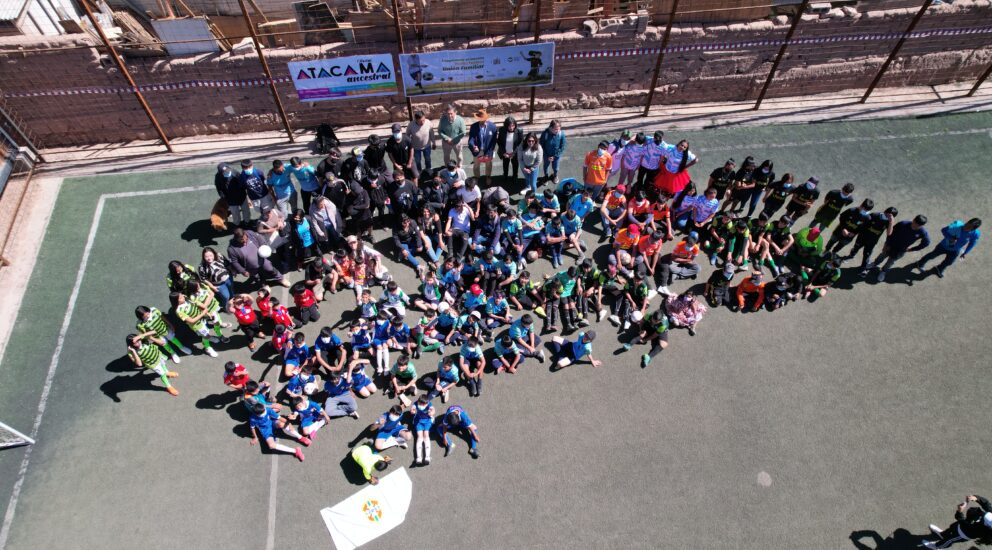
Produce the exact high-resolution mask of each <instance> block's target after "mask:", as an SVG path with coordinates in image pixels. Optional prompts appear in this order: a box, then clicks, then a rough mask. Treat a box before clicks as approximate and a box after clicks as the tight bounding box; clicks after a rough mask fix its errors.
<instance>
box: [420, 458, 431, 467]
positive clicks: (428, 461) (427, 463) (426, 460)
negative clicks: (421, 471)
mask: <svg viewBox="0 0 992 550" xmlns="http://www.w3.org/2000/svg"><path fill="white" fill-rule="evenodd" d="M420 465H421V466H430V465H431V459H430V457H427V458H425V459H424V460H423V461H421V462H420Z"/></svg>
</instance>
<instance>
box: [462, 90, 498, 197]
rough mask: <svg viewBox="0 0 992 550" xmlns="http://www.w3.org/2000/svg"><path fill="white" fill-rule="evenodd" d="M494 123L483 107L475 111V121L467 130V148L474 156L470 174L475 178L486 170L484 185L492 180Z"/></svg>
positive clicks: (494, 145)
mask: <svg viewBox="0 0 992 550" xmlns="http://www.w3.org/2000/svg"><path fill="white" fill-rule="evenodd" d="M496 131H497V130H496V125H495V124H494V123H493V121H491V120H489V113H488V112H486V109H485V108H482V109H479V110H478V111H476V112H475V122H473V123H472V126H471V127H470V128H469V130H468V148H469V150H470V151H471V152H472V156H473V157H475V161H474V162H473V163H472V175H474V176H475V179H477V180H478V179H479V178H480V177H481V176H482V169H483V168H485V172H486V187H488V186H489V185H490V184H492V182H493V152H494V151H495V150H496Z"/></svg>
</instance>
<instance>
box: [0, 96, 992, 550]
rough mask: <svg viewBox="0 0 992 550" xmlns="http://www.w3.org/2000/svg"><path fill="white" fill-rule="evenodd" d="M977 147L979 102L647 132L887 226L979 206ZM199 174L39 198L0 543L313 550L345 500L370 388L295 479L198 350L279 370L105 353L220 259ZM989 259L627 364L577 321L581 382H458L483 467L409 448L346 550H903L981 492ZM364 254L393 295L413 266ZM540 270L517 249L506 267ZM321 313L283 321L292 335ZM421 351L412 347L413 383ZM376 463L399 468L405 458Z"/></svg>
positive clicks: (986, 207) (208, 194) (975, 211)
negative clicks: (890, 114)
mask: <svg viewBox="0 0 992 550" xmlns="http://www.w3.org/2000/svg"><path fill="white" fill-rule="evenodd" d="M565 130H566V132H568V128H565ZM643 130H644V131H648V132H650V131H653V130H655V128H644V129H643ZM990 132H992V114H990V113H981V114H969V115H953V116H945V117H935V118H929V119H923V120H891V121H873V122H848V123H831V124H814V125H800V126H767V127H759V128H734V129H717V130H706V131H700V132H684V133H682V132H670V133H669V135H668V136H666V137H667V138H668V139H669V140H670V141H671V140H673V139H677V138H678V137H685V138H687V139H689V140H690V142H691V144H692V149H693V150H694V151H696V152H697V153H698V154H699V156H700V157H701V159H702V160H701V163H700V164H699V165H697V166H696V167H694V168H693V169H692V173H693V176H694V179H695V180H696V181H705V177H706V175H707V174H708V173H709V171H711V170H712V169H713V168H715V167H717V166H719V165H722V163H723V162H724V161H725V160H726V158H727V157H729V156H733V157H734V158H735V159H736V160H737V161H738V163H740V162H741V161H743V159H744V157H745V156H746V155H748V154H750V155H753V156H754V157H755V158H756V159H757V160H758V161H759V162H760V161H761V160H762V159H764V158H771V159H773V160H774V161H775V165H776V171H777V172H778V173H779V174H782V173H784V172H793V173H794V174H796V179H797V180H799V181H802V180H803V179H805V178H806V177H807V176H809V175H817V176H819V177H820V179H821V182H822V187H821V189H822V190H823V192H826V191H827V190H829V189H833V188H836V187H839V186H840V185H841V184H842V183H844V182H846V181H853V182H855V183H856V184H857V186H858V189H857V191H856V197H857V199H858V200H860V199H861V198H864V197H872V198H873V199H874V200H875V203H876V205H877V207H878V208H884V207H886V206H889V205H893V206H896V207H898V208H899V210H900V212H901V216H900V218H901V219H905V218H908V217H910V216H911V215H913V214H915V213H924V214H926V215H928V216H929V218H930V220H931V223H930V226H929V229H930V231H931V234H932V235H937V234H939V228H940V227H941V226H943V225H945V224H946V223H948V222H950V221H951V220H952V219H955V218H965V219H967V218H969V217H972V216H979V217H982V218H984V219H985V220H987V221H988V220H990V219H992V215H990V214H992V207H990V203H992V200H990V196H992V195H990V190H992V181H990V179H989V171H988V169H987V162H988V161H987V159H988V158H990V155H992V133H990ZM604 137H607V136H604ZM608 137H610V138H612V137H613V136H608ZM598 140H599V138H571V139H569V149H568V152H567V156H566V158H565V160H564V162H563V176H566V177H567V176H576V177H577V176H579V174H580V169H581V168H580V163H581V157H582V155H584V153H585V151H587V150H589V149H591V148H592V147H594V146H595V145H594V144H595V143H596V142H597V141H598ZM438 154H439V152H436V153H435V163H437V162H438V161H437V159H438ZM254 158H255V160H256V164H257V165H259V166H264V165H265V164H267V161H269V160H271V159H270V158H268V157H265V156H263V155H256V156H255V157H254ZM236 160H238V159H234V158H232V159H231V161H232V162H234V161H236ZM498 171H499V167H498V166H497V167H496V172H497V173H498ZM213 172H214V168H213V167H212V166H205V167H203V168H200V169H191V170H181V171H172V172H142V173H134V174H120V175H113V176H106V175H104V176H99V177H93V178H74V179H70V180H66V181H65V182H64V184H63V186H62V190H61V192H60V194H59V196H58V197H57V198H55V197H53V200H56V204H55V206H54V211H53V214H52V219H51V222H50V224H49V227H48V230H47V232H46V234H45V235H44V236H42V235H37V236H36V238H38V239H42V238H43V239H44V240H43V242H42V246H41V251H40V254H39V257H38V261H37V265H36V267H35V270H34V274H33V277H32V279H31V281H30V283H29V287H28V290H27V293H26V295H25V297H24V301H23V305H22V307H21V311H20V314H19V316H18V319H17V321H16V325H15V327H14V330H13V332H12V335H11V341H10V342H9V344H8V346H7V350H6V355H5V356H4V357H3V358H2V363H0V420H3V421H4V422H6V423H8V424H10V425H12V426H15V427H18V428H20V429H22V430H25V431H28V430H30V429H31V426H32V425H33V423H34V422H35V421H36V418H37V417H38V412H39V401H40V400H41V399H42V397H43V393H44V399H45V405H44V416H43V417H42V419H41V424H40V430H39V432H38V437H37V439H38V443H37V444H36V445H35V446H34V447H33V448H31V449H30V451H29V450H28V449H26V448H19V449H12V450H5V451H0V510H2V511H3V512H0V513H2V514H5V515H4V516H0V517H4V525H3V528H4V531H3V534H4V535H5V536H6V537H7V538H6V540H5V542H6V546H5V548H9V549H37V548H55V547H60V546H61V547H65V546H68V547H73V548H101V549H108V548H136V547H143V548H177V547H187V548H208V547H210V548H290V547H293V546H297V545H298V546H299V547H307V548H330V547H332V546H333V545H332V543H331V540H330V537H329V535H328V534H327V531H326V529H325V528H324V525H323V523H322V521H321V519H320V516H319V510H320V509H321V508H323V507H326V506H331V505H333V504H336V503H337V502H339V501H341V500H342V499H343V498H345V497H346V496H348V495H350V494H352V493H353V492H354V491H356V490H357V489H358V488H359V487H358V486H357V485H355V484H354V483H353V481H351V479H353V478H352V477H350V476H349V475H346V473H345V472H344V471H343V470H342V464H344V463H343V461H342V459H344V458H345V456H346V453H347V450H348V448H347V443H348V442H349V441H351V440H352V439H353V438H354V437H355V436H356V435H357V434H358V433H359V432H361V430H362V429H363V428H364V427H365V426H367V424H368V423H369V422H372V421H373V420H374V418H375V416H377V415H378V414H380V413H381V412H382V411H384V410H385V409H386V408H388V405H389V402H388V401H387V399H386V398H384V397H382V396H381V395H376V396H373V397H372V398H370V399H368V400H364V401H362V400H360V402H359V410H360V413H361V415H362V419H361V420H360V421H355V420H353V419H350V418H342V419H337V420H335V421H334V422H332V423H331V425H330V427H329V428H325V429H324V430H322V431H321V433H320V437H319V438H318V439H317V440H316V441H315V442H314V445H313V446H311V447H310V448H309V449H307V450H306V456H307V460H306V462H305V463H303V464H300V463H298V462H297V461H296V460H295V459H294V458H292V457H291V456H288V455H280V454H267V453H263V452H260V451H259V448H258V447H250V446H249V445H248V440H247V439H246V432H245V429H244V427H243V426H244V420H245V416H244V414H243V412H242V407H241V405H240V404H238V403H235V402H234V399H233V395H232V394H229V393H227V392H226V391H225V390H226V389H227V388H225V387H224V386H223V384H222V382H221V372H222V365H223V362H224V361H225V360H228V359H233V360H237V361H240V362H243V363H245V364H246V365H247V366H248V368H249V371H250V372H251V373H252V374H253V375H254V376H256V377H258V376H261V375H262V374H263V372H265V373H266V374H265V378H266V379H267V380H270V381H275V380H276V377H277V375H278V369H277V368H273V369H268V365H269V364H270V363H269V361H267V360H266V358H265V357H264V356H265V353H264V352H263V353H258V354H256V357H257V359H252V358H251V357H250V356H249V353H248V351H247V349H230V348H232V347H238V346H240V342H241V340H240V336H236V337H235V338H233V339H232V342H231V344H229V345H223V344H221V345H219V346H218V350H220V351H221V356H220V358H218V359H211V358H209V357H207V356H205V355H200V354H195V355H193V356H189V357H184V359H183V362H182V364H181V365H179V366H177V367H176V368H175V370H177V371H178V372H179V373H180V374H181V376H180V378H178V379H177V380H175V385H176V387H177V388H178V389H179V390H180V392H181V395H180V396H179V397H178V398H172V397H170V396H169V395H168V394H166V393H165V392H164V391H162V389H161V387H160V385H159V383H158V381H157V377H155V376H153V375H151V374H146V373H144V372H139V371H137V370H135V369H133V368H132V367H131V365H130V363H129V362H128V361H127V359H126V358H125V357H124V356H123V351H124V349H123V337H124V335H125V334H127V333H128V332H131V330H132V329H133V325H134V316H133V313H132V311H133V309H134V306H135V305H137V304H139V303H147V304H149V305H156V306H158V307H160V308H162V309H163V310H165V309H167V306H168V297H167V292H166V288H165V284H164V280H163V277H164V274H165V267H166V263H167V262H168V261H169V260H172V259H181V260H183V261H186V262H189V263H194V264H195V263H196V262H197V261H198V259H199V250H200V247H201V246H203V245H208V244H211V245H217V246H218V247H219V248H220V249H221V250H222V251H223V250H224V249H226V246H227V241H228V237H227V236H214V235H213V234H212V231H211V230H210V228H209V224H208V221H207V215H208V214H209V211H210V207H211V205H212V204H213V202H214V200H215V198H216V196H215V193H214V191H213V189H212V178H213ZM203 186H206V187H205V188H203V189H199V190H190V189H188V188H199V187H203ZM163 190H164V191H163ZM821 196H822V195H821ZM101 197H102V198H101ZM98 208H99V210H100V211H99V215H97V214H98V212H97V210H98ZM95 220H98V221H99V224H98V226H95V225H94V221H95ZM799 223H801V224H805V223H808V218H804V219H802V220H800V222H799ZM591 225H592V224H591V220H590V221H588V222H587V225H586V229H587V230H589V229H590V227H591ZM986 229H987V228H986ZM377 235H378V237H379V238H378V240H379V241H382V240H383V239H385V238H386V235H385V234H384V233H381V232H380V233H378V234H377ZM90 237H92V238H90ZM597 237H598V229H596V230H595V233H594V234H593V235H590V236H588V237H587V242H589V243H590V244H592V243H595V242H596V240H597ZM88 243H89V244H88ZM87 246H88V248H87ZM989 246H990V243H989V237H988V236H986V237H985V239H984V240H983V241H982V242H981V243H979V246H978V248H977V249H976V250H975V251H974V252H973V253H972V255H971V256H970V257H969V259H968V260H967V261H966V262H963V263H959V264H957V265H955V266H954V267H953V268H951V269H950V270H949V271H948V274H947V277H946V278H944V279H943V280H938V279H936V278H929V279H926V280H923V281H914V280H913V279H914V278H913V277H909V276H907V275H906V274H905V273H904V272H900V271H899V270H895V271H893V273H892V274H891V276H890V278H889V279H888V280H887V281H886V282H885V283H883V284H875V283H865V282H861V281H860V280H859V279H857V278H856V277H845V279H844V281H845V283H844V284H843V285H842V286H844V287H849V288H850V290H843V291H837V292H831V293H830V294H829V295H828V296H827V297H826V298H825V299H823V300H820V301H819V302H818V303H815V304H808V303H799V304H795V305H792V306H790V307H787V308H785V309H784V310H781V311H778V312H775V313H772V314H769V313H766V312H762V313H759V314H754V315H741V314H736V315H735V314H732V313H731V312H729V311H711V312H710V313H708V314H707V317H706V319H704V321H703V322H702V323H701V325H700V327H699V331H698V335H697V336H696V337H694V338H690V337H689V336H688V335H687V334H686V333H685V332H684V331H674V332H673V333H672V336H671V345H670V346H669V348H668V350H666V351H665V352H663V353H662V355H661V356H660V357H659V358H658V359H656V360H655V362H653V363H652V365H651V366H650V367H649V368H648V369H646V370H642V369H640V368H638V365H637V363H638V357H639V353H638V352H636V351H632V352H629V353H627V354H624V355H617V354H615V353H614V352H615V350H617V348H618V347H619V345H618V344H617V340H616V336H615V333H616V331H615V329H612V327H611V326H610V325H609V324H608V323H606V322H604V323H601V324H599V325H598V326H596V327H595V328H596V329H597V330H598V332H599V335H600V336H599V339H598V340H597V341H596V343H595V353H594V354H595V356H596V357H597V358H599V359H603V360H605V363H606V365H605V366H604V367H602V368H600V369H595V370H594V369H592V368H591V367H589V366H588V365H584V366H580V367H577V368H569V369H566V370H565V371H563V372H561V373H556V374H551V373H549V372H548V368H547V367H548V365H547V364H545V365H538V364H537V363H535V362H533V361H530V362H528V363H527V364H526V365H525V366H524V367H523V368H522V370H521V372H520V373H518V374H517V375H515V376H509V375H501V376H499V377H497V378H493V377H491V376H489V377H487V379H486V387H485V388H484V390H483V395H482V397H480V398H478V399H472V398H468V397H467V392H465V391H464V390H461V389H460V390H458V392H459V393H457V394H456V395H455V396H454V397H453V399H452V401H451V403H449V404H454V403H460V404H463V405H464V406H466V408H467V409H468V411H469V413H470V414H471V415H472V417H473V419H474V420H475V422H476V423H477V425H478V426H479V428H480V435H481V437H482V446H481V451H482V457H481V458H480V459H479V460H477V461H474V460H472V459H471V458H470V457H469V456H468V455H467V454H466V453H465V451H466V445H465V444H460V445H459V447H458V449H456V451H455V452H454V453H453V455H452V456H450V457H448V458H446V459H445V458H442V457H441V456H442V454H443V453H442V451H441V450H440V449H438V448H437V447H435V448H434V451H433V456H434V461H433V465H432V466H430V467H429V468H427V469H412V470H410V474H411V477H412V478H413V482H414V494H413V502H412V504H411V509H410V512H409V513H408V515H407V519H406V522H405V523H404V524H403V525H402V526H400V527H399V528H397V529H395V530H393V531H392V532H390V533H389V534H388V535H386V536H384V537H382V538H381V539H378V540H376V541H375V542H373V543H371V544H370V545H369V547H371V548H401V547H403V548H407V547H417V548H428V547H436V548H464V547H468V546H470V545H471V546H473V547H478V548H559V547H563V546H566V545H568V546H572V547H576V548H615V547H624V546H627V547H636V548H827V549H833V548H875V547H876V543H877V542H879V541H881V544H880V547H883V548H909V547H914V545H915V544H916V543H917V542H918V541H919V540H920V538H919V536H921V535H923V534H925V533H926V525H927V523H930V522H936V523H938V524H946V523H947V522H948V521H949V520H950V518H951V515H952V512H953V505H954V504H955V503H956V502H959V501H960V499H961V496H962V495H964V494H967V493H972V492H974V493H979V494H983V492H984V493H985V494H987V493H988V492H989V487H990V486H992V473H990V471H989V469H988V468H987V464H986V462H987V455H988V449H989V448H990V447H992V434H990V432H989V430H988V427H987V414H986V413H985V410H986V409H987V399H988V395H989V392H990V390H992V383H990V381H989V377H988V372H989V366H990V362H989V354H990V352H992V344H990V342H989V340H988V335H989V334H992V321H990V319H989V316H988V311H989V306H990V299H989V293H988V281H989V272H990V268H992V254H990V252H989ZM84 250H88V255H87V256H86V265H85V269H83V270H81V262H82V261H83V256H84ZM666 250H669V247H668V246H666ZM910 259H912V256H910V257H907V258H906V259H905V260H904V262H905V261H906V260H910ZM389 265H390V266H391V271H392V273H393V274H394V275H395V276H396V277H397V279H398V281H399V282H400V284H401V286H403V287H404V288H406V289H407V290H408V291H413V290H415V288H416V285H415V284H414V277H413V273H412V270H410V269H408V268H405V267H400V266H397V265H396V264H395V263H394V262H390V264H389ZM549 270H550V265H549V264H548V263H547V262H546V261H544V260H542V261H540V262H538V264H537V267H534V268H533V269H532V271H534V272H538V273H543V272H546V271H549ZM709 271H710V269H709V268H708V266H705V265H704V269H703V275H702V276H701V277H700V280H699V281H697V282H701V281H702V280H703V279H704V277H705V276H706V275H708V274H709ZM849 275H850V274H849ZM293 277H294V279H295V278H298V277H299V274H298V273H297V274H294V275H293ZM77 278H78V280H77ZM910 282H912V283H913V284H912V285H910V284H908V283H910ZM689 284H690V283H689V282H688V281H682V282H676V283H675V285H673V290H676V291H679V290H682V289H683V288H685V287H686V286H688V285H689ZM74 290H75V292H74ZM376 290H379V289H376ZM282 292H283V291H282V290H276V292H275V295H276V296H277V297H280V298H281V299H282V298H283V297H284V296H283V295H282ZM344 296H345V297H347V298H348V299H347V300H344V299H337V300H333V301H330V302H324V303H323V304H322V305H321V312H322V315H323V319H326V320H327V321H329V322H333V321H335V320H337V319H338V318H340V316H341V313H342V311H344V309H345V308H347V307H350V304H351V301H350V296H349V295H344ZM70 303H71V304H73V311H72V316H71V318H69V322H68V325H66V328H65V331H64V334H63V335H64V340H63V339H60V333H61V332H62V329H63V323H64V322H65V320H66V314H67V308H68V307H69V304H70ZM410 315H416V314H415V313H411V314H410ZM323 319H322V321H323ZM323 324H324V323H323V322H320V323H318V324H317V325H309V326H308V327H307V328H306V329H304V332H305V333H306V334H307V335H308V341H312V339H313V338H314V336H315V335H316V332H317V330H318V329H319V327H320V326H322V325H323ZM341 334H343V332H342V333H341ZM545 339H546V340H547V338H545ZM260 349H261V350H264V349H265V347H262V348H260ZM56 352H58V361H57V363H56V364H55V365H54V370H53V368H52V367H53V365H52V362H53V354H54V353H56ZM435 361H436V357H434V356H433V355H432V354H425V355H424V357H423V359H421V360H420V361H418V362H416V364H417V367H418V372H419V373H420V374H423V373H426V372H430V371H433V369H434V362H435ZM49 375H51V376H49ZM46 381H47V382H48V383H50V391H46V390H45V387H46ZM445 406H446V405H445ZM28 452H30V456H29V457H28V460H27V461H25V457H26V454H27V453H28ZM389 454H391V455H392V456H394V457H396V458H397V464H398V465H402V466H408V465H409V464H410V462H411V461H412V450H406V451H403V450H392V451H391V452H389ZM25 465H26V470H23V471H22V468H23V467H25ZM15 490H16V499H11V498H10V497H11V495H12V494H14V493H15ZM13 502H16V509H14V510H11V509H10V504H11V503H13ZM852 537H853V538H854V539H856V541H857V543H853V542H852V540H851V538H852ZM874 537H878V538H877V540H876V539H874ZM2 543H3V540H0V545H2ZM857 544H862V546H858V545H857Z"/></svg>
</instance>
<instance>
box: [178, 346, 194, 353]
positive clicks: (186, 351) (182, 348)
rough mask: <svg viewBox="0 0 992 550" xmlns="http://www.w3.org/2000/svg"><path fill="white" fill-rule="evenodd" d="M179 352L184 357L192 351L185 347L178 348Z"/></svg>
mask: <svg viewBox="0 0 992 550" xmlns="http://www.w3.org/2000/svg"><path fill="white" fill-rule="evenodd" d="M179 351H181V352H183V354H185V355H189V354H191V353H193V350H191V349H189V348H187V347H186V346H180V347H179Z"/></svg>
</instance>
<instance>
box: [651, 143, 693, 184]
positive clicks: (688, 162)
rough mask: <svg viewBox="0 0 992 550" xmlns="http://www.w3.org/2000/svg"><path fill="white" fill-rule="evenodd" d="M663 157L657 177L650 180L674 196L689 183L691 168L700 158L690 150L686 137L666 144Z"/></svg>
mask: <svg viewBox="0 0 992 550" xmlns="http://www.w3.org/2000/svg"><path fill="white" fill-rule="evenodd" d="M663 143H664V142H663ZM663 158H664V162H662V163H661V167H660V169H659V170H658V171H657V177H656V178H654V179H651V180H648V181H652V182H654V186H655V188H657V189H658V191H660V192H662V193H665V194H668V195H673V196H674V195H677V194H678V193H679V191H681V190H683V189H685V186H686V185H689V181H690V180H691V178H690V177H689V168H691V167H692V165H694V164H696V163H697V162H699V159H698V158H696V155H695V154H694V153H693V152H692V151H690V150H689V142H688V141H686V140H684V139H683V140H682V141H679V142H678V143H676V144H675V145H668V144H665V145H664V154H663Z"/></svg>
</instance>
